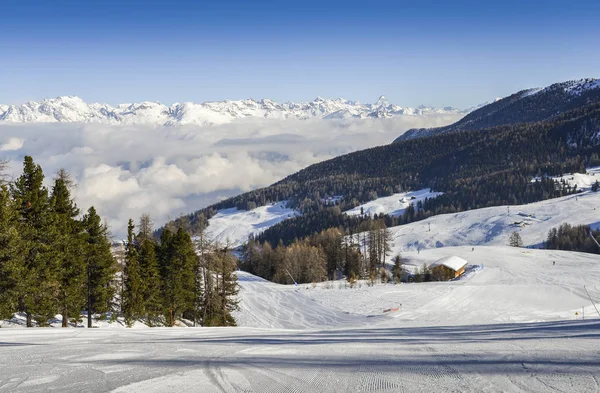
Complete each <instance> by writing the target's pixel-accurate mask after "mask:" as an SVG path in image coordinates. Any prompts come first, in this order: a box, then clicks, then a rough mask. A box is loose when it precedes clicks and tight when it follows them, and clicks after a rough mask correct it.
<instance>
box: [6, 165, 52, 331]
mask: <svg viewBox="0 0 600 393" xmlns="http://www.w3.org/2000/svg"><path fill="white" fill-rule="evenodd" d="M43 181H44V174H43V172H42V168H41V167H40V166H39V165H37V164H35V163H34V162H33V159H32V158H31V157H30V156H25V159H24V162H23V174H22V175H21V176H20V177H19V178H18V179H17V180H16V181H15V182H14V183H13V184H12V186H11V191H12V195H13V198H14V199H15V200H17V201H18V204H19V206H18V225H17V228H18V231H19V233H20V234H21V237H22V239H23V242H24V250H23V254H24V258H25V263H24V267H25V268H24V269H23V271H22V272H23V275H22V277H21V280H20V282H21V284H22V289H23V290H22V291H20V293H19V301H18V303H19V306H18V308H19V311H22V312H25V313H26V316H27V327H32V326H33V318H35V319H36V321H37V323H38V324H39V325H41V326H45V325H46V324H47V321H48V319H50V318H52V317H53V316H54V314H55V312H56V310H57V308H56V298H57V295H58V291H59V284H58V278H57V269H56V263H55V260H56V258H54V257H53V256H52V250H51V247H50V243H51V239H52V226H51V215H50V201H49V198H48V190H47V189H46V187H44V186H43Z"/></svg>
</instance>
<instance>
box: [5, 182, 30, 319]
mask: <svg viewBox="0 0 600 393" xmlns="http://www.w3.org/2000/svg"><path fill="white" fill-rule="evenodd" d="M16 220H17V206H16V203H15V201H14V200H13V199H12V198H11V196H10V193H9V191H8V188H7V187H6V186H5V185H2V186H0V319H10V318H12V317H13V314H14V313H15V312H16V311H18V310H19V305H18V302H19V299H20V295H21V293H22V292H23V290H24V287H23V284H24V280H23V277H24V276H25V272H24V270H25V265H24V262H25V259H24V254H23V251H24V249H23V241H22V239H21V236H20V234H19V231H18V229H17V227H16Z"/></svg>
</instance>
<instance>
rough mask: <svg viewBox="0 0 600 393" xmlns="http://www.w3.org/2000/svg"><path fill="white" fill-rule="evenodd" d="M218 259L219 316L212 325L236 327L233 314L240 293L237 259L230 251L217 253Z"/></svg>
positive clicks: (225, 250)
mask: <svg viewBox="0 0 600 393" xmlns="http://www.w3.org/2000/svg"><path fill="white" fill-rule="evenodd" d="M216 258H217V260H218V263H217V266H218V267H219V271H218V276H219V277H220V278H219V315H215V318H214V319H213V320H212V322H211V324H212V325H215V324H218V326H235V325H236V322H235V319H234V318H233V315H232V314H231V313H232V312H233V311H235V310H237V309H238V301H237V299H236V296H237V294H238V292H239V288H238V283H237V276H236V275H235V270H236V261H235V257H234V256H233V254H232V253H231V251H229V250H228V249H224V250H220V251H217V255H216Z"/></svg>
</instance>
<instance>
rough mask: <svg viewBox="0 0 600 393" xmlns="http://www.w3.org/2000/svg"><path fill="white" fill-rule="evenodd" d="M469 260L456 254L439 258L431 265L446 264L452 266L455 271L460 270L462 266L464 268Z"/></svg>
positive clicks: (448, 266)
mask: <svg viewBox="0 0 600 393" xmlns="http://www.w3.org/2000/svg"><path fill="white" fill-rule="evenodd" d="M466 264H467V261H465V260H464V259H462V258H460V257H457V256H455V255H452V256H449V257H444V258H441V259H438V260H437V261H435V262H433V263H432V264H431V266H432V267H433V266H446V267H447V268H450V269H452V270H454V271H458V270H460V269H461V268H463V267H464V266H466Z"/></svg>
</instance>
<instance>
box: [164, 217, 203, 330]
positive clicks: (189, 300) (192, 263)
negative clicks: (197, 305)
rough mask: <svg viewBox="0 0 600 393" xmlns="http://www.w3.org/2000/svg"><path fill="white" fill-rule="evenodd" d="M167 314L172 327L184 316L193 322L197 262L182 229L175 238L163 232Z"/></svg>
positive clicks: (187, 237)
mask: <svg viewBox="0 0 600 393" xmlns="http://www.w3.org/2000/svg"><path fill="white" fill-rule="evenodd" d="M160 248H161V252H160V264H161V275H162V280H163V302H164V306H163V307H164V310H165V316H166V319H167V321H168V322H169V326H174V325H175V321H176V320H177V319H178V318H182V317H183V316H184V314H186V316H188V317H190V319H193V316H194V314H195V313H194V295H195V293H196V282H195V270H196V266H197V258H198V256H197V255H196V252H195V249H194V244H193V243H192V239H191V238H190V235H189V234H188V233H187V232H186V231H185V230H184V229H183V228H182V227H180V228H179V229H178V230H177V232H176V233H175V234H174V235H172V234H171V233H170V231H169V230H168V229H165V230H164V231H163V234H162V235H161V244H160Z"/></svg>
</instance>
